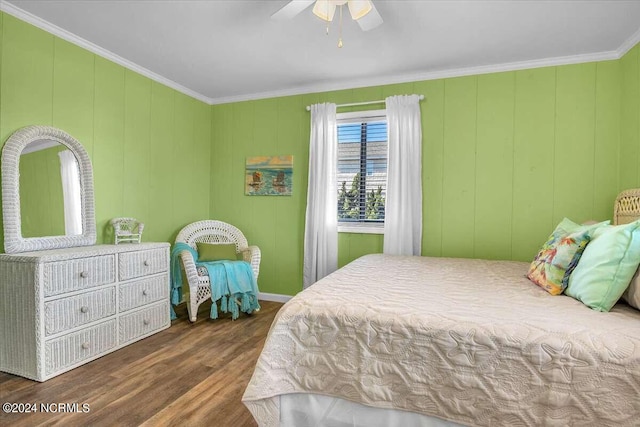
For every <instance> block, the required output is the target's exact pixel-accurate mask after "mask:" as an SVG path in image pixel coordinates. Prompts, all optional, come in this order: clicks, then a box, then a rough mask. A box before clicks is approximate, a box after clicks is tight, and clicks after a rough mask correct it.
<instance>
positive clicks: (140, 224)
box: [138, 222, 144, 234]
mask: <svg viewBox="0 0 640 427" xmlns="http://www.w3.org/2000/svg"><path fill="white" fill-rule="evenodd" d="M142 230H144V222H139V223H138V234H142Z"/></svg>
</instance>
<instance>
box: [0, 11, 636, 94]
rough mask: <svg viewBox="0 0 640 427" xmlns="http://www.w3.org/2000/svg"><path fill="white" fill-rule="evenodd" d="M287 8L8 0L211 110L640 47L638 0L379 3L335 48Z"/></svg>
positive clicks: (346, 26) (306, 18)
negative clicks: (369, 25) (370, 21)
mask: <svg viewBox="0 0 640 427" xmlns="http://www.w3.org/2000/svg"><path fill="white" fill-rule="evenodd" d="M286 3H287V1H286V0H257V1H256V0H252V1H249V0H229V1H222V0H208V1H206V0H199V1H189V0H174V1H168V0H164V1H154V0H137V1H123V0H120V1H116V0H111V1H105V0H84V1H78V0H40V1H33V0H10V1H4V2H2V0H0V5H2V9H3V10H5V11H7V12H8V13H12V14H14V15H16V16H18V17H20V18H22V19H25V20H27V21H29V22H32V23H35V24H36V25H39V26H41V27H42V28H46V29H48V30H49V31H52V32H54V33H57V34H58V35H61V36H62V37H63V38H67V39H72V40H73V41H75V42H76V43H78V44H80V45H83V46H85V47H89V48H90V49H92V50H94V51H95V52H97V53H100V54H102V55H105V56H109V57H111V58H112V59H115V60H116V62H119V63H121V64H123V65H125V66H128V67H129V68H133V69H135V70H136V71H141V72H142V73H143V74H147V75H149V76H151V77H152V78H155V79H156V80H160V81H162V82H163V83H167V84H169V85H170V86H173V87H175V88H177V89H179V90H182V91H183V92H186V93H188V94H190V95H193V96H196V97H197V98H199V99H202V100H204V101H206V102H209V103H220V102H228V101H234V100H243V99H255V98H264V97H268V96H277V95H287V94H294V93H306V92H315V91H322V90H331V89H342V88H348V87H361V86H368V85H377V84H384V83H394V82H402V81H413V80H421V79H429V78H434V77H443V76H452V75H464V74H474V73H479V72H486V71H495V70H508V69H520V68H529V67H534V66H541V65H554V64H563V63H574V62H586V61H589V60H599V59H615V58H617V57H619V56H620V55H621V54H622V53H624V52H626V50H628V49H629V48H630V47H632V46H633V45H634V44H635V43H636V42H637V41H638V40H640V0H630V1H617V0H608V1H595V0H594V1H576V0H572V1H560V0H557V1H552V0H548V1H540V0H538V1H531V0H505V1H486V0H475V1H473V0H471V1H457V0H446V1H426V0H423V1H409V0H395V1H391V0H374V4H375V5H376V8H377V9H378V11H379V13H380V15H382V17H383V19H384V24H382V25H381V26H380V27H378V28H376V29H374V30H372V31H369V32H363V31H361V30H360V28H359V27H358V25H357V24H356V23H355V22H352V21H351V20H350V19H349V18H348V19H345V22H344V23H343V39H344V47H343V48H342V49H339V48H337V46H336V44H337V25H336V24H335V22H334V24H332V28H331V31H330V34H329V36H327V35H326V34H325V26H324V24H323V21H321V20H319V19H318V18H316V17H315V16H314V15H313V14H312V13H311V8H307V9H306V10H305V11H304V12H302V13H301V14H300V15H298V16H297V17H295V18H294V19H293V20H291V21H286V22H276V21H273V20H271V19H269V17H270V15H271V14H272V13H274V12H276V11H277V10H279V9H280V8H281V7H282V6H283V5H284V4H286ZM25 12H26V13H25ZM51 24H53V25H51ZM55 27H59V28H55ZM60 29H62V31H61V30H60ZM64 30H66V32H65V31H64ZM67 32H68V33H67ZM69 33H70V34H69ZM82 39H84V40H82ZM87 42H88V43H87ZM112 54H114V55H112Z"/></svg>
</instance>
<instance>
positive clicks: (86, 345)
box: [81, 342, 89, 350]
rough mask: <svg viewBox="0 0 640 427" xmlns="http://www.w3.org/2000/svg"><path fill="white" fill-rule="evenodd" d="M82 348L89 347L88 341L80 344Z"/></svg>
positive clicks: (86, 348)
mask: <svg viewBox="0 0 640 427" xmlns="http://www.w3.org/2000/svg"><path fill="white" fill-rule="evenodd" d="M81 347H82V349H83V350H88V349H89V343H88V342H83V343H82V345H81Z"/></svg>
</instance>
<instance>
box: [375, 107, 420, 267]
mask: <svg viewBox="0 0 640 427" xmlns="http://www.w3.org/2000/svg"><path fill="white" fill-rule="evenodd" d="M419 103H420V98H419V97H418V95H401V96H390V97H388V98H387V99H386V106H387V127H388V131H389V166H388V168H387V200H386V203H385V216H384V246H383V251H384V253H385V254H390V255H420V254H421V244H422V129H421V120H420V104H419Z"/></svg>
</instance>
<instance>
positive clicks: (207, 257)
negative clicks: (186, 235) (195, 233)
mask: <svg viewBox="0 0 640 427" xmlns="http://www.w3.org/2000/svg"><path fill="white" fill-rule="evenodd" d="M196 246H197V247H198V261H200V262H207V261H223V260H225V261H235V260H236V259H237V258H238V255H237V254H236V245H235V244H234V243H201V242H197V243H196Z"/></svg>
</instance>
